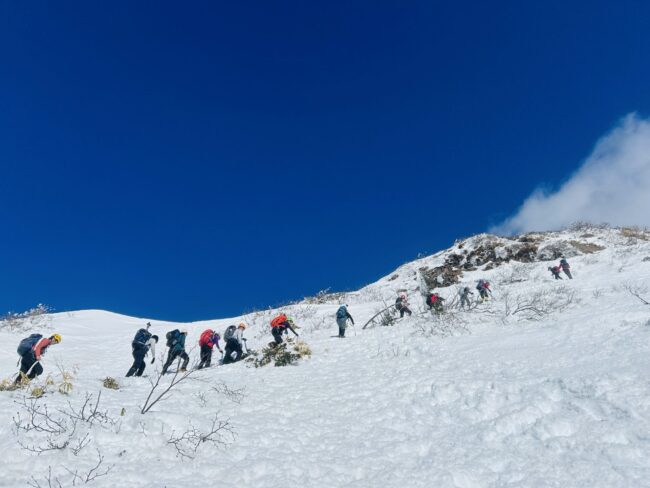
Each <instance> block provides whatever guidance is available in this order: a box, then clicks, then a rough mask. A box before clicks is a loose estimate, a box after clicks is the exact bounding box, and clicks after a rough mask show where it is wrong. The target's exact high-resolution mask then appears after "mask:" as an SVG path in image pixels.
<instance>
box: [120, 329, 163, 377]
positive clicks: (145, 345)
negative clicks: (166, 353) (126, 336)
mask: <svg viewBox="0 0 650 488" xmlns="http://www.w3.org/2000/svg"><path fill="white" fill-rule="evenodd" d="M150 326H151V324H147V328H146V329H140V330H139V331H137V332H136V333H135V337H134V338H133V341H132V342H131V348H132V349H133V351H132V354H133V366H131V369H129V371H128V372H127V373H126V376H127V377H129V376H142V373H144V369H145V368H146V367H147V364H146V362H145V360H144V358H145V356H146V355H147V353H148V352H150V351H151V364H153V363H154V361H155V360H156V344H157V343H158V336H157V335H152V334H151V332H149V327H150Z"/></svg>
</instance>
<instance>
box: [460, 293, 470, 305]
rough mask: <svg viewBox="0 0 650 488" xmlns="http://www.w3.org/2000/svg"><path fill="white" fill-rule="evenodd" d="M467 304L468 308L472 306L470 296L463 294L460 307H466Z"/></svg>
mask: <svg viewBox="0 0 650 488" xmlns="http://www.w3.org/2000/svg"><path fill="white" fill-rule="evenodd" d="M465 305H467V308H472V304H471V303H470V301H469V296H467V295H461V296H460V308H464V307H465Z"/></svg>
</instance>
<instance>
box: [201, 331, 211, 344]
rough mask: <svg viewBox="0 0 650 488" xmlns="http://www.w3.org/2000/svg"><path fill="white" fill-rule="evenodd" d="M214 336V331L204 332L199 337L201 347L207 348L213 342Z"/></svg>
mask: <svg viewBox="0 0 650 488" xmlns="http://www.w3.org/2000/svg"><path fill="white" fill-rule="evenodd" d="M213 336H214V331H213V330H212V329H207V330H204V331H203V333H202V334H201V337H199V346H206V345H207V344H208V342H211V341H212V337H213Z"/></svg>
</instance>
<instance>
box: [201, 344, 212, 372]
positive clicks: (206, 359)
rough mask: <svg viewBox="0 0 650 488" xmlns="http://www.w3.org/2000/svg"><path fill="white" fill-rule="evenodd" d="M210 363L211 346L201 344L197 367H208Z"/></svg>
mask: <svg viewBox="0 0 650 488" xmlns="http://www.w3.org/2000/svg"><path fill="white" fill-rule="evenodd" d="M211 364H212V348H211V347H210V346H207V345H205V344H204V345H202V346H201V362H200V363H199V369H203V368H209V367H210V365H211Z"/></svg>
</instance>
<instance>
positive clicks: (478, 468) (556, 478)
mask: <svg viewBox="0 0 650 488" xmlns="http://www.w3.org/2000/svg"><path fill="white" fill-rule="evenodd" d="M589 234H592V236H591V237H583V236H585V235H589ZM537 237H538V238H539V241H538V244H539V246H538V247H539V248H540V249H541V248H544V247H545V246H549V245H555V244H558V243H560V244H561V245H564V243H566V242H568V241H579V242H581V243H585V242H588V243H591V244H595V245H598V246H600V247H602V248H603V249H602V250H599V251H597V252H593V253H591V254H582V253H579V252H578V251H576V252H575V253H572V254H575V255H572V257H570V258H569V260H570V262H571V264H572V268H573V270H574V272H575V279H574V280H572V281H569V280H564V281H562V282H556V281H554V280H553V279H552V277H551V275H550V273H549V272H548V271H547V270H546V268H547V266H548V265H549V264H550V262H545V261H537V260H536V261H535V262H531V263H516V262H506V263H503V264H500V265H499V266H496V267H494V268H493V269H491V270H489V271H484V268H485V267H486V265H480V266H478V267H476V269H474V270H470V271H464V272H463V276H462V278H461V280H460V282H459V283H458V285H454V286H450V287H441V288H439V289H438V291H440V292H441V294H442V295H443V296H445V297H447V299H448V303H449V302H451V301H452V299H453V297H454V296H455V294H456V290H457V286H460V285H461V284H463V285H464V284H468V285H473V284H474V283H475V281H476V280H477V279H478V278H479V277H481V278H483V277H485V278H487V279H489V280H491V281H492V283H493V288H494V294H495V298H494V301H493V302H491V303H488V304H482V305H480V306H479V307H477V308H476V309H475V310H473V311H471V312H458V311H453V312H452V313H450V314H449V315H446V316H443V317H442V318H440V319H437V318H435V317H433V316H431V315H430V314H429V313H428V312H424V307H423V304H422V303H421V302H422V300H421V298H420V296H419V290H418V287H420V286H421V284H422V279H421V277H420V276H419V270H421V269H422V268H427V267H429V268H432V267H436V266H441V265H442V264H443V263H444V262H445V259H446V258H447V257H448V256H449V255H451V254H459V253H462V252H464V251H468V250H470V251H471V250H472V249H475V248H476V247H478V246H480V245H481V244H482V243H485V242H486V240H488V241H495V239H496V240H498V241H499V243H500V244H499V245H502V246H509V245H519V244H517V242H516V241H512V240H508V239H503V240H499V239H497V238H494V237H490V236H485V235H482V236H476V237H473V238H470V239H468V240H465V241H459V242H457V243H456V244H455V245H454V246H453V247H452V248H450V249H449V250H446V251H443V252H440V253H438V254H436V255H434V256H430V257H426V258H423V259H420V260H418V261H414V262H412V263H407V264H405V265H404V266H402V267H400V268H398V269H397V270H396V271H395V272H394V273H391V274H389V275H388V276H386V277H385V278H382V279H381V280H379V281H378V282H376V283H374V284H372V285H369V286H367V287H365V288H363V289H361V290H359V291H358V292H354V293H350V294H347V295H345V296H343V297H322V299H321V300H320V301H322V302H324V303H310V302H313V300H311V301H306V302H303V303H300V304H295V305H293V306H291V307H287V308H286V309H285V310H288V311H289V313H291V314H293V316H294V317H295V318H296V319H297V321H298V323H299V324H300V325H301V326H302V329H301V335H302V337H303V338H304V339H305V340H306V342H307V343H308V344H309V345H310V346H311V348H312V351H313V356H312V358H311V359H309V360H305V361H302V362H301V363H300V364H299V365H298V366H290V367H284V368H275V367H272V366H267V367H265V368H259V369H256V368H252V367H250V366H249V365H247V364H244V363H237V364H234V365H229V366H224V367H221V366H219V367H213V368H211V369H209V370H205V371H201V372H198V373H196V374H195V375H194V377H195V378H196V379H197V380H196V381H187V382H184V383H181V384H179V385H178V387H177V391H176V393H175V394H173V395H171V396H170V397H169V398H168V399H167V400H166V401H164V402H161V403H159V404H158V405H156V406H155V407H154V408H153V409H152V411H151V412H149V413H147V414H146V415H141V414H140V413H139V410H140V406H141V405H142V404H143V402H144V400H145V397H146V396H147V394H148V391H149V389H150V384H149V379H151V378H128V379H127V378H124V377H123V376H124V374H125V372H126V370H127V369H128V367H129V366H130V363H131V355H130V341H131V338H132V336H133V334H134V332H135V331H136V330H137V328H138V327H140V326H141V325H143V324H144V323H145V322H146V320H145V319H137V318H131V317H125V316H121V315H116V314H112V313H109V312H103V311H80V312H71V313H60V314H53V315H52V316H51V317H50V321H51V325H50V328H49V329H47V331H48V333H49V331H55V330H56V331H58V332H60V333H61V334H62V335H63V342H62V343H61V344H60V345H58V346H56V347H52V348H51V350H50V351H49V352H48V354H47V355H46V356H45V359H44V366H45V368H46V373H53V374H55V375H56V369H57V368H56V365H57V363H60V364H61V365H63V366H64V367H65V368H66V369H68V370H71V369H72V368H73V367H74V368H75V369H76V375H75V378H74V379H73V380H72V383H73V385H74V386H73V391H72V393H71V394H69V395H63V394H60V393H58V392H53V393H48V394H47V395H46V396H45V397H44V398H43V399H41V400H39V402H41V403H45V404H47V405H48V408H49V409H50V410H51V411H55V410H56V409H57V408H60V409H65V408H67V405H68V402H70V404H72V405H73V406H76V405H79V403H80V402H83V399H84V397H85V394H86V392H90V393H93V394H95V395H96V394H97V392H99V391H100V390H101V392H102V397H101V402H102V403H101V404H102V408H103V409H105V410H107V412H108V414H109V416H111V417H113V418H115V419H118V424H117V425H116V426H109V427H101V426H95V427H92V428H91V429H90V435H89V439H90V440H91V443H90V444H89V445H88V446H87V447H85V448H84V449H82V451H81V452H80V453H79V455H77V456H75V455H74V453H73V452H71V449H70V448H66V449H64V450H54V451H50V452H45V453H43V454H40V455H36V454H33V453H30V452H29V451H27V450H25V449H22V448H21V447H20V446H19V444H18V441H21V442H23V443H25V441H26V440H29V439H31V440H32V441H33V442H38V441H39V439H42V438H43V437H42V436H41V437H39V435H38V433H30V434H20V435H17V434H16V433H15V428H14V421H13V420H12V418H16V413H17V412H24V409H23V407H21V405H19V403H20V402H21V401H22V400H21V399H22V398H23V397H24V394H25V392H24V391H22V392H20V391H19V392H0V406H1V408H0V429H2V430H1V431H0V432H1V433H2V435H1V436H0V443H1V444H0V445H1V446H2V448H3V450H4V452H5V453H6V455H5V456H4V457H3V459H2V461H1V462H2V469H1V470H0V486H9V487H13V486H16V487H18V486H28V482H29V481H30V477H31V476H34V478H35V479H36V480H37V481H38V482H40V486H48V484H47V481H46V480H45V479H46V476H47V475H48V467H51V469H52V477H58V478H59V480H60V481H61V484H62V486H72V479H73V476H72V475H70V474H69V473H67V472H66V470H65V467H68V468H71V469H72V470H73V471H74V470H75V469H79V470H80V471H84V470H85V471H86V472H87V471H88V469H90V468H91V467H92V466H93V465H94V464H96V462H97V451H96V450H97V449H99V451H100V452H101V454H102V455H103V456H104V463H103V465H102V466H107V465H114V467H113V469H112V471H111V472H110V473H109V474H107V475H106V476H104V477H100V478H97V479H96V480H95V481H94V482H92V483H90V484H89V485H91V486H137V487H162V486H167V487H190V486H204V485H206V484H210V485H215V486H225V487H231V486H232V487H235V486H238V487H241V486H251V487H281V486H282V487H287V486H288V487H344V486H345V487H401V486H405V485H406V486H410V487H413V486H422V487H459V488H470V487H619V486H620V487H643V486H650V392H649V389H650V381H649V380H648V375H647V372H648V371H650V354H649V353H650V346H649V341H650V327H648V323H649V321H648V319H649V316H650V315H649V312H650V307H648V306H646V305H644V304H642V303H641V301H640V300H638V299H637V298H635V297H633V296H632V295H631V294H630V293H629V292H628V291H627V290H626V288H629V287H630V286H632V287H639V286H643V285H644V284H647V283H649V278H650V262H648V261H644V260H643V259H644V258H645V257H649V256H650V242H649V241H647V240H645V239H646V238H648V237H649V236H647V235H646V234H639V235H637V236H636V237H635V236H633V235H632V236H630V235H629V234H627V233H626V235H623V234H622V233H621V231H619V230H616V229H600V230H598V229H592V230H590V231H589V232H588V233H586V232H585V231H584V230H580V231H574V232H569V231H566V232H563V233H553V234H543V235H539V236H537ZM499 252H501V251H499ZM542 257H543V253H541V254H540V256H539V258H540V259H541V258H542ZM649 261H650V260H649ZM555 262H557V261H555ZM470 267H471V266H470ZM487 267H491V266H490V265H489V264H488V265H487ZM396 275H397V276H396ZM398 290H407V291H408V293H409V296H410V299H411V303H412V304H413V306H414V310H415V311H416V314H414V317H412V318H410V319H407V318H405V319H403V320H401V321H399V322H397V323H396V325H395V326H393V327H381V326H374V327H373V326H369V327H368V328H367V329H366V330H361V325H363V323H365V322H366V321H367V320H368V319H369V318H370V317H371V316H372V315H374V314H375V312H376V311H378V310H379V309H381V308H382V307H383V302H384V301H385V302H387V303H388V304H390V303H392V302H393V301H394V298H395V295H396V292H397V291H398ZM536 296H544V297H547V298H545V300H550V301H551V303H562V304H563V306H562V307H557V309H555V308H553V307H551V309H546V310H545V312H548V314H545V315H543V316H542V317H541V318H540V319H538V320H524V319H522V318H521V315H519V314H514V315H512V314H511V315H509V316H506V312H505V302H506V301H507V302H509V303H510V305H511V309H510V311H512V305H513V304H514V303H516V302H517V301H519V302H520V303H521V302H522V301H523V302H525V301H526V300H530V299H531V298H533V297H536ZM566 296H570V297H571V299H570V300H565V301H563V298H562V297H566ZM647 296H650V293H648V294H647ZM328 298H331V300H330V301H328ZM339 299H340V300H343V301H346V302H348V303H350V312H351V313H352V315H353V316H354V318H355V320H356V323H357V326H356V327H355V328H354V329H351V330H349V331H348V338H346V339H345V340H339V339H335V338H332V337H331V336H332V335H334V334H335V333H336V326H335V324H334V319H333V314H334V312H335V310H336V308H337V306H338V300H339ZM567 302H568V303H567ZM547 303H548V302H543V303H542V305H541V306H546V304H547ZM274 312H275V311H265V312H260V313H258V314H251V315H248V316H245V317H243V318H242V319H243V320H246V321H247V322H248V323H249V324H250V327H249V329H248V330H247V334H246V335H247V336H248V337H249V345H250V346H251V347H253V348H256V349H259V348H261V347H263V346H264V345H265V344H266V343H267V342H268V341H269V340H270V334H269V333H268V332H269V331H268V321H269V319H270V317H271V316H272V314H273V313H274ZM239 321H240V318H239V317H237V318H231V319H223V320H214V321H207V322H202V323H192V324H171V323H164V322H157V321H154V320H152V323H153V329H154V331H155V332H156V333H159V334H160V335H161V336H163V335H164V332H165V331H167V330H169V329H171V328H175V327H187V328H188V330H189V338H188V341H187V343H188V345H193V344H196V342H197V340H198V336H199V334H200V333H201V331H202V330H204V329H205V328H206V327H207V326H210V327H216V328H217V329H218V330H223V329H224V328H225V326H226V325H228V324H230V323H237V322H239ZM24 335H26V334H25V333H24V332H22V333H10V332H6V331H5V332H0V348H1V349H0V351H1V352H2V354H1V355H0V368H1V370H2V371H4V372H5V374H6V376H7V377H9V376H10V373H11V374H13V372H14V371H16V354H15V348H16V345H17V342H18V341H19V339H20V338H21V337H22V336H24ZM160 354H161V351H159V354H158V355H159V356H160ZM191 356H192V358H193V359H196V358H197V356H198V351H197V350H196V349H195V350H193V351H192V352H191ZM159 365H160V361H159V360H158V361H157V362H156V364H155V365H154V366H151V365H149V364H148V365H147V373H149V374H150V375H151V376H152V377H154V376H155V374H154V368H155V367H157V366H159ZM106 376H111V377H114V378H116V379H117V380H118V381H119V383H120V386H121V388H120V389H119V390H117V391H115V390H108V389H105V388H103V387H102V382H101V380H102V379H103V378H105V377H106ZM43 381H44V379H43V380H41V383H42V382H43ZM164 381H165V382H167V383H168V382H169V381H170V378H169V377H167V378H165V380H164ZM221 381H223V382H224V383H225V384H227V385H228V387H230V388H231V389H244V395H243V397H242V398H241V399H240V401H239V402H233V401H231V400H229V399H228V398H227V395H224V394H223V393H218V392H216V391H214V390H213V389H212V386H214V385H216V384H219V382H221ZM51 388H52V387H50V389H51ZM17 402H18V403H17ZM217 411H218V412H219V415H220V418H224V419H225V418H228V419H229V421H230V423H231V425H232V427H233V429H234V432H235V438H234V440H233V441H232V442H229V444H228V445H227V446H226V447H224V448H222V449H217V448H215V447H214V446H212V445H210V444H209V443H206V444H204V445H202V446H201V447H200V448H199V450H198V451H197V455H196V457H195V458H194V459H193V460H188V459H186V460H182V459H180V458H179V457H177V453H176V450H175V449H174V447H173V446H171V445H169V444H168V440H169V438H170V436H171V435H172V431H175V432H176V433H179V432H183V431H185V430H186V429H187V428H188V423H189V422H190V421H191V422H192V423H193V425H194V426H195V427H197V428H199V429H205V428H207V427H208V426H209V425H211V419H212V416H213V414H214V413H215V412H217ZM122 412H123V413H124V415H120V413H122ZM21 415H23V413H21ZM81 430H83V429H82V428H81V427H80V431H81ZM34 483H35V482H34V481H32V484H34ZM80 484H81V483H80V481H79V480H77V486H79V485H80ZM34 486H37V485H34ZM52 486H58V485H55V484H53V485H52Z"/></svg>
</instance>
